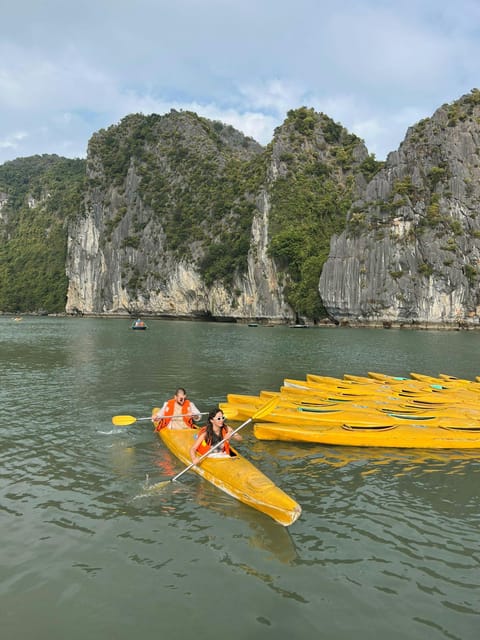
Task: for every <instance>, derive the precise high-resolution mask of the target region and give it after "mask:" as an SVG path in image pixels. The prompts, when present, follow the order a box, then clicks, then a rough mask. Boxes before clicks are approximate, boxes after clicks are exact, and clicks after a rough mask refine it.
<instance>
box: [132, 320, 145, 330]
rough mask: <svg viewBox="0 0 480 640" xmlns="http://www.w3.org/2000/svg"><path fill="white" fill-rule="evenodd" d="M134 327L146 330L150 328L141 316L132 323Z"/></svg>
mask: <svg viewBox="0 0 480 640" xmlns="http://www.w3.org/2000/svg"><path fill="white" fill-rule="evenodd" d="M131 328H132V329H137V330H139V331H141V330H144V329H148V327H147V325H146V324H145V322H144V321H143V320H140V318H139V319H138V320H135V322H134V323H133V324H132V327H131Z"/></svg>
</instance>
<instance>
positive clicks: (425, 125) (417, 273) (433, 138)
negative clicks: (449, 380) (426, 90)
mask: <svg viewBox="0 0 480 640" xmlns="http://www.w3.org/2000/svg"><path fill="white" fill-rule="evenodd" d="M479 277H480V91H478V90H473V91H472V92H471V93H470V94H469V95H466V96H464V97H463V98H461V99H460V100H458V101H456V102H454V103H452V104H450V105H443V106H442V107H440V108H439V109H438V110H437V111H436V112H435V113H434V115H433V116H432V117H431V118H429V119H425V120H422V121H421V122H419V123H418V124H416V125H415V126H413V127H411V128H410V129H409V130H408V131H407V135H406V137H405V140H404V141H403V142H402V144H401V145H400V148H399V149H398V151H396V152H393V153H390V154H389V156H388V158H387V161H386V163H385V166H384V167H383V169H382V170H381V171H380V172H379V173H378V174H377V175H376V176H375V177H374V178H373V179H372V180H371V182H370V183H369V184H368V185H367V187H366V188H365V190H364V193H363V195H362V197H361V198H359V199H358V200H357V201H356V202H355V203H354V204H353V206H352V207H351V209H350V211H349V214H348V220H347V225H346V228H345V230H344V231H343V232H342V233H341V234H337V235H335V236H334V237H333V238H332V241H331V249H330V254H329V257H328V259H327V261H326V263H325V265H324V268H323V271H322V275H321V278H320V283H319V292H320V295H321V298H322V300H323V303H324V306H325V309H326V311H327V313H328V315H329V316H330V317H331V318H332V319H333V320H334V321H335V322H341V323H342V322H343V323H361V324H364V323H365V324H378V323H383V324H384V325H385V326H390V325H391V324H394V325H397V324H398V325H408V326H418V325H425V326H439V327H440V326H461V327H463V326H473V325H478V323H479V321H480V289H479Z"/></svg>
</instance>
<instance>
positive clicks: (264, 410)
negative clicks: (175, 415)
mask: <svg viewBox="0 0 480 640" xmlns="http://www.w3.org/2000/svg"><path fill="white" fill-rule="evenodd" d="M278 401H279V399H278V398H276V397H274V398H272V399H271V400H269V401H268V402H267V404H265V405H264V406H263V407H261V408H260V409H259V410H258V411H256V412H255V413H254V414H253V416H252V417H251V418H249V419H248V420H246V421H245V422H244V423H243V424H241V425H240V426H239V427H237V428H236V429H234V430H233V431H232V433H231V434H230V435H229V436H228V437H227V438H224V439H223V440H220V442H217V444H215V445H213V447H211V448H210V449H209V450H208V451H207V453H204V454H203V456H200V458H199V459H198V461H197V462H192V463H190V464H189V465H188V467H185V469H183V471H180V473H177V475H176V476H173V478H170V479H169V480H164V481H163V482H157V483H156V484H155V485H154V486H155V488H156V489H158V488H159V487H161V486H162V485H166V484H168V483H169V482H175V480H178V478H180V476H183V474H184V473H186V472H187V471H188V470H189V469H191V468H192V467H194V466H195V465H198V464H200V462H201V461H202V460H203V459H204V458H206V457H207V456H208V455H209V454H210V453H212V451H214V450H215V449H218V447H219V446H220V445H222V444H223V443H224V442H225V441H226V440H229V439H230V438H231V437H232V436H233V435H235V434H236V433H237V432H238V431H240V429H243V427H246V426H247V424H249V423H250V422H253V420H258V419H259V418H263V417H264V416H266V415H268V414H269V413H271V412H272V411H273V410H274V408H275V407H276V406H277V404H278ZM224 413H225V412H224Z"/></svg>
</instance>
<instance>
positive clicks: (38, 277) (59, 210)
mask: <svg viewBox="0 0 480 640" xmlns="http://www.w3.org/2000/svg"><path fill="white" fill-rule="evenodd" d="M84 175H85V161H83V160H68V159H66V158H60V157H58V156H55V155H43V156H32V157H29V158H19V159H17V160H13V161H11V162H6V163H5V164H3V165H1V166H0V197H2V199H3V200H5V201H6V202H4V204H3V206H2V208H1V210H0V216H1V217H0V239H1V244H0V310H2V311H10V312H12V313H21V312H38V311H48V312H62V311H64V310H65V301H66V293H67V285H68V283H67V277H66V275H65V261H66V249H67V223H68V221H69V220H70V219H71V218H72V217H74V216H76V215H78V213H79V211H80V207H81V202H82V198H83V182H84Z"/></svg>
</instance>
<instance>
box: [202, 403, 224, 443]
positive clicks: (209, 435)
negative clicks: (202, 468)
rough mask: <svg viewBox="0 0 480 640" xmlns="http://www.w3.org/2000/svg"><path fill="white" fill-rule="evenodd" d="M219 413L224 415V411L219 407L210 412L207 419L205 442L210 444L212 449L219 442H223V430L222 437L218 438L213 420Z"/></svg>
mask: <svg viewBox="0 0 480 640" xmlns="http://www.w3.org/2000/svg"><path fill="white" fill-rule="evenodd" d="M217 413H223V411H222V410H221V409H220V408H219V407H215V409H212V410H211V411H210V413H209V414H208V418H207V430H206V432H205V442H206V443H207V444H209V445H210V446H211V447H212V446H213V445H215V444H217V442H220V441H221V440H223V436H222V435H221V434H222V431H223V429H222V430H221V431H220V436H217V434H216V433H215V431H214V430H213V419H214V418H215V416H216V415H217ZM224 424H225V423H224Z"/></svg>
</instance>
